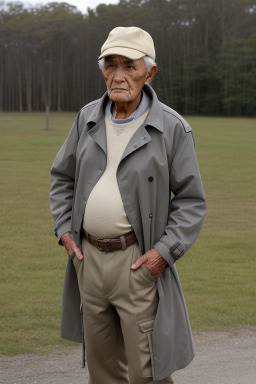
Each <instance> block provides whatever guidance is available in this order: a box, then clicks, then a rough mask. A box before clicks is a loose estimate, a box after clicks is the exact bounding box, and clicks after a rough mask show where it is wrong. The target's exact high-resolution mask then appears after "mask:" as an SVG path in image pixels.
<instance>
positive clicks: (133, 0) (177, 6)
mask: <svg viewBox="0 0 256 384" xmlns="http://www.w3.org/2000/svg"><path fill="white" fill-rule="evenodd" d="M119 25H121V26H131V25H135V26H138V27H141V28H143V29H145V30H147V31H148V32H149V33H150V34H151V35H152V37H153V39H154V42H155V46H156V52H157V59H156V61H157V64H158V73H157V75H156V77H155V79H154V81H153V83H152V86H153V87H154V89H155V91H156V92H157V95H158V97H159V99H160V100H161V101H163V102H164V103H166V104H168V105H169V106H171V107H172V108H174V109H176V110H177V111H178V112H179V113H181V114H185V115H188V114H197V115H215V116H216V115H223V116H256V1H255V0H254V1H253V0H120V1H119V4H117V5H105V4H101V5H99V6H98V7H97V8H96V9H95V10H93V9H90V8H88V10H87V13H86V14H82V13H81V12H79V11H78V10H77V9H76V8H75V7H74V6H71V5H69V4H67V3H54V2H52V3H49V4H48V5H46V6H40V7H35V8H32V7H30V8H28V7H25V6H24V5H23V4H22V3H20V2H16V3H8V2H2V1H0V110H2V111H11V110H17V111H39V110H44V109H45V108H46V106H49V107H50V109H51V110H56V111H70V110H79V109H80V108H81V107H82V106H83V105H84V104H86V103H87V102H89V101H91V100H93V99H95V98H99V97H100V96H101V95H102V94H103V92H104V91H105V86H104V82H103V80H102V76H101V73H100V71H99V69H98V65H97V57H98V55H99V52H100V47H101V45H102V43H103V42H104V41H105V39H106V38H107V35H108V33H109V31H110V30H111V29H112V28H114V27H116V26H119Z"/></svg>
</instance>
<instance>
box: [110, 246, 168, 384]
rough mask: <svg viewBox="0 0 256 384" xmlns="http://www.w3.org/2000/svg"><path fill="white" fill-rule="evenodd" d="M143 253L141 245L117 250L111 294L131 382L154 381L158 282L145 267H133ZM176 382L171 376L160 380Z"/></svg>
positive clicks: (144, 382) (165, 383)
mask: <svg viewBox="0 0 256 384" xmlns="http://www.w3.org/2000/svg"><path fill="white" fill-rule="evenodd" d="M140 256H141V253H140V249H139V246H138V244H134V245H132V246H131V247H129V248H128V249H127V252H123V251H120V252H118V253H116V258H115V269H116V271H118V272H117V273H115V285H114V288H113V290H112V292H111V294H110V300H111V303H112V305H114V306H115V308H116V310H117V312H118V314H119V317H120V323H121V329H122V334H123V338H124V344H125V351H126V356H127V361H128V369H129V382H130V384H151V383H152V384H153V383H154V382H153V378H152V375H153V369H154V367H153V365H152V361H153V347H152V332H153V325H154V320H155V315H156V312H157V307H158V292H157V282H156V280H155V279H153V278H152V276H151V275H150V274H149V272H148V270H147V268H146V267H145V266H142V267H141V268H139V269H137V270H131V265H132V264H133V263H134V262H135V261H136V260H137V259H138V258H139V257H140ZM158 383H161V384H167V383H173V380H172V378H171V377H168V378H166V379H164V380H161V381H158Z"/></svg>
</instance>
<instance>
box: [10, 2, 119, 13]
mask: <svg viewBox="0 0 256 384" xmlns="http://www.w3.org/2000/svg"><path fill="white" fill-rule="evenodd" d="M10 1H11V2H16V0H7V2H10ZM20 2H21V3H23V4H25V5H31V6H32V7H34V6H37V5H45V4H47V3H51V2H57V3H63V2H65V3H69V4H71V5H75V6H76V7H77V8H78V9H79V10H80V11H81V12H82V13H86V11H87V8H88V7H90V8H92V9H95V8H96V7H97V5H99V4H102V3H104V4H118V3H119V0H68V1H65V0H52V1H50V0H28V1H27V0H20Z"/></svg>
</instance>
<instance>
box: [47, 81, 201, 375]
mask: <svg viewBox="0 0 256 384" xmlns="http://www.w3.org/2000/svg"><path fill="white" fill-rule="evenodd" d="M144 90H145V92H147V94H148V95H149V96H150V97H151V98H152V106H151V108H150V111H149V114H148V116H147V119H146V120H145V122H144V124H143V125H142V126H141V127H140V128H139V129H138V130H137V131H136V133H135V134H134V136H133V137H132V138H131V140H130V142H129V143H128V145H127V147H126V149H125V151H124V153H123V156H122V158H121V161H120V163H119V166H118V169H117V182H118V186H119V189H120V194H121V197H122V201H123V204H124V209H125V212H126V214H127V217H128V219H129V221H130V223H131V225H132V227H133V229H134V231H135V234H136V236H137V239H138V242H139V246H140V249H141V253H142V254H143V253H145V252H146V251H148V250H149V249H151V248H152V247H154V248H156V249H157V250H158V251H159V252H160V254H161V255H162V256H163V257H164V258H165V260H166V261H167V263H168V267H167V268H166V269H165V270H164V272H163V273H162V275H161V276H160V277H159V278H158V282H157V286H158V294H159V305H158V310H157V314H156V319H155V323H154V329H153V336H152V337H153V355H154V361H153V379H154V380H161V379H163V378H165V377H167V376H169V375H170V374H171V373H173V372H174V371H176V370H178V369H181V368H184V367H185V366H187V365H188V364H189V363H190V362H191V360H192V359H193V356H194V351H193V343H192V336H191V329H190V323H189V318H188V314H187V309H186V304H185V300H184V297H183V292H182V288H181V284H180V281H179V277H178V273H177V270H176V267H175V262H176V260H178V259H179V258H180V257H181V256H182V255H183V254H184V253H185V252H186V251H187V250H188V249H189V247H190V246H191V245H192V244H193V243H194V241H195V240H196V238H197V236H198V234H199V232H200V230H201V227H202V224H203V219H204V216H205V213H206V204H205V196H204V192H203V187H202V183H201V178H200V173H199V169H198V164H197V159H196V154H195V150H194V139H193V133H192V130H191V128H190V126H189V125H188V124H187V122H186V121H185V120H184V119H183V118H182V117H181V116H179V115H178V114H177V113H176V112H175V111H174V110H172V109H171V108H169V107H167V106H166V105H164V104H162V103H160V102H159V100H158V99H157V96H156V94H155V92H154V91H153V89H152V88H151V87H150V86H145V87H144ZM107 101H108V96H107V94H105V95H104V96H103V97H102V98H101V99H99V100H96V101H94V102H92V103H90V104H88V105H86V106H85V107H84V108H82V110H81V111H80V112H79V114H78V116H77V118H76V120H75V123H74V125H73V127H72V129H71V131H70V134H69V136H68V138H67V140H66V141H65V143H64V144H63V146H62V148H61V149H60V151H59V153H58V154H57V157H56V158H55V160H54V163H53V166H52V169H51V176H52V184H51V193H50V200H51V210H52V213H53V217H54V224H55V234H56V236H57V237H58V239H59V242H60V243H61V240H60V239H61V236H62V235H63V234H64V233H65V232H67V231H71V232H72V234H73V238H74V240H75V242H76V244H77V245H78V246H79V247H80V246H81V238H82V222H83V213H84V210H85V206H86V202H87V199H88V197H89V195H90V193H91V191H92V189H93V187H94V186H95V184H96V183H97V181H98V180H99V178H100V177H101V175H102V174H103V172H104V170H105V167H106V160H107V145H106V132H105V123H104V118H105V116H104V105H106V103H107ZM171 191H172V193H173V198H172V199H170V195H171ZM79 306H80V297H79V290H78V285H77V279H76V273H75V270H74V267H73V264H72V261H71V260H69V261H68V265H67V270H66V275H65V280H64V290H63V303H62V321H61V335H62V337H64V338H66V339H69V340H73V341H78V342H81V341H82V332H81V320H80V311H79Z"/></svg>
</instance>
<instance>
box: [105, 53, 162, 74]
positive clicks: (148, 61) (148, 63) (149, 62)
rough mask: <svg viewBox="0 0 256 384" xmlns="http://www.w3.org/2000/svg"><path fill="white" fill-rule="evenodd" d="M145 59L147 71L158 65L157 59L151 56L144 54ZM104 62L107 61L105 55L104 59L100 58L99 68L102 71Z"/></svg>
mask: <svg viewBox="0 0 256 384" xmlns="http://www.w3.org/2000/svg"><path fill="white" fill-rule="evenodd" d="M143 59H144V61H145V64H146V68H147V71H148V72H149V71H150V70H151V68H152V67H154V66H155V65H156V62H155V60H153V59H152V58H151V57H149V56H143ZM104 63H105V57H103V58H102V59H100V60H99V61H98V64H99V68H100V70H101V71H103V68H104Z"/></svg>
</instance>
